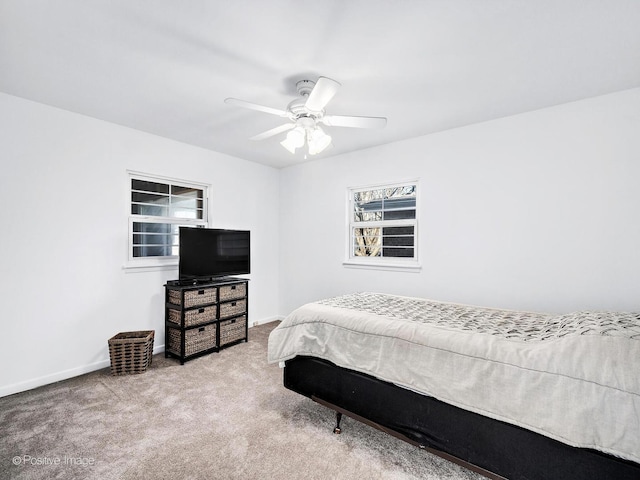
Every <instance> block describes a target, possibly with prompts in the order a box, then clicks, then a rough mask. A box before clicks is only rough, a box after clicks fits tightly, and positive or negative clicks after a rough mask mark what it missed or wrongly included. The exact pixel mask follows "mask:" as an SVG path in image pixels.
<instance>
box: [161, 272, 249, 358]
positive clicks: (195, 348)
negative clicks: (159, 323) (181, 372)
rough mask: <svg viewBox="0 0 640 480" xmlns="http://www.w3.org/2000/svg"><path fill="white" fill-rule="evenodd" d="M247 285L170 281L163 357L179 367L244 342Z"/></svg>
mask: <svg viewBox="0 0 640 480" xmlns="http://www.w3.org/2000/svg"><path fill="white" fill-rule="evenodd" d="M248 287H249V281H248V280H247V279H244V278H236V277H224V278H215V279H212V280H198V279H195V280H188V281H185V280H171V281H168V282H167V283H166V285H165V322H164V323H165V357H166V358H168V357H170V356H171V357H175V358H177V359H179V360H180V364H181V365H184V362H186V361H188V360H191V359H192V358H196V357H199V356H201V355H205V354H208V353H212V352H218V351H219V350H220V349H222V348H226V347H230V346H232V345H235V344H237V343H240V342H246V341H247V338H248V306H249V288H248Z"/></svg>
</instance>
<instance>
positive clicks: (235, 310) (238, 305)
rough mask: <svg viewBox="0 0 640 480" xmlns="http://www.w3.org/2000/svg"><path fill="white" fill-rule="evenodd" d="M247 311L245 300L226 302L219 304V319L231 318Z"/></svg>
mask: <svg viewBox="0 0 640 480" xmlns="http://www.w3.org/2000/svg"><path fill="white" fill-rule="evenodd" d="M246 311H247V300H246V299H244V298H243V299H242V300H236V301H235V302H226V303H221V304H220V318H228V317H233V316H234V315H240V314H242V313H245V312H246Z"/></svg>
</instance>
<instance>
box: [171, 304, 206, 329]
mask: <svg viewBox="0 0 640 480" xmlns="http://www.w3.org/2000/svg"><path fill="white" fill-rule="evenodd" d="M216 309H217V307H216V306H215V305H211V306H209V307H203V308H197V309H195V308H194V309H192V310H185V311H184V312H183V313H181V312H180V310H174V309H172V308H170V309H168V311H169V317H168V319H169V321H170V322H173V323H176V324H178V325H180V321H181V315H184V326H185V327H191V326H193V325H198V324H200V323H206V322H209V321H211V320H215V319H216Z"/></svg>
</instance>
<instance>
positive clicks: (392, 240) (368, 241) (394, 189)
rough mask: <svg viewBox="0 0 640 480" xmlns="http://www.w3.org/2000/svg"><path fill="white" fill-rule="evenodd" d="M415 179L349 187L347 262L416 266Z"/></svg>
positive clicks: (416, 187)
mask: <svg viewBox="0 0 640 480" xmlns="http://www.w3.org/2000/svg"><path fill="white" fill-rule="evenodd" d="M417 193H418V185H417V182H409V183H403V184H393V185H381V186H375V187H366V188H352V189H350V190H349V258H348V260H347V262H346V263H347V264H356V265H357V264H362V265H376V266H393V267H417V266H418V265H417V261H418V254H417V242H416V239H417V233H418V232H417V229H418V224H417V202H416V199H417Z"/></svg>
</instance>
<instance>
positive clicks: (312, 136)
mask: <svg viewBox="0 0 640 480" xmlns="http://www.w3.org/2000/svg"><path fill="white" fill-rule="evenodd" d="M307 144H308V145H309V154H310V155H316V154H317V153H320V152H322V151H323V150H324V149H325V148H327V147H328V146H329V145H331V137H330V136H329V135H327V134H326V133H324V131H323V130H322V129H321V128H320V127H315V128H314V129H313V130H311V131H310V132H309V134H308V135H307Z"/></svg>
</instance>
